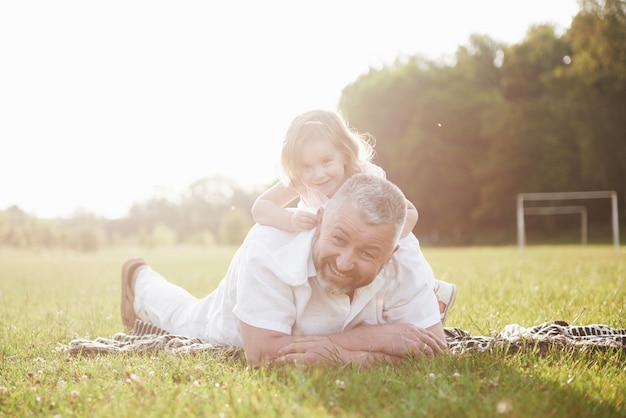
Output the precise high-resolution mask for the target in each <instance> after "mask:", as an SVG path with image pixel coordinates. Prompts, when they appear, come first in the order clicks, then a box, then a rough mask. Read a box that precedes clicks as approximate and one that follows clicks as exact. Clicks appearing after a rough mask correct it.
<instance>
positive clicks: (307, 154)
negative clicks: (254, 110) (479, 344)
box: [252, 110, 456, 323]
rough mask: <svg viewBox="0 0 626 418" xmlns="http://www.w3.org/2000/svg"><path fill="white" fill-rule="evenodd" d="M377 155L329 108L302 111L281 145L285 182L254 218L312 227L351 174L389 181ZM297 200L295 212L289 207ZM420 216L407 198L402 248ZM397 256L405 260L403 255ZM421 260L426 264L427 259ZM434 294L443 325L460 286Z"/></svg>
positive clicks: (258, 205)
mask: <svg viewBox="0 0 626 418" xmlns="http://www.w3.org/2000/svg"><path fill="white" fill-rule="evenodd" d="M373 154H374V150H373V147H372V145H371V144H370V142H369V141H368V140H367V138H366V137H365V136H362V135H359V134H358V133H357V132H355V131H353V130H352V129H351V128H350V127H349V126H348V125H347V123H346V122H345V121H344V119H343V118H342V117H341V116H340V115H339V114H337V113H335V112H330V111H325V110H312V111H309V112H305V113H302V114H301V115H299V116H297V117H296V118H295V119H294V120H293V121H292V123H291V125H290V126H289V129H288V130H287V133H286V134H285V139H284V141H283V147H282V154H281V168H282V172H283V175H284V177H285V178H284V179H283V181H282V182H278V183H276V184H275V185H274V186H272V187H271V188H269V189H268V190H266V191H265V192H263V193H262V194H261V195H260V196H259V197H258V198H257V199H256V201H255V202H254V205H253V206H252V217H253V218H254V220H255V222H257V223H259V224H263V225H271V226H274V227H276V228H280V229H283V230H286V231H295V232H300V231H305V230H309V229H312V228H314V227H315V226H316V225H317V223H318V221H319V216H318V209H319V208H320V207H322V206H324V205H325V204H326V202H327V201H328V199H330V198H331V197H332V196H333V195H334V194H335V192H336V191H337V190H338V189H339V187H340V186H341V185H342V184H343V182H344V181H346V180H347V179H348V178H349V177H350V176H352V175H353V174H357V173H366V174H370V175H375V176H379V177H382V178H385V172H384V171H383V169H382V168H380V167H379V166H377V165H375V164H373V163H372V162H371V160H372V157H373ZM298 198H299V199H300V200H299V202H298V206H297V209H296V210H288V209H285V206H286V205H288V204H289V203H291V202H292V201H294V200H295V199H298ZM417 218H418V214H417V209H416V208H415V206H414V205H413V204H412V203H411V202H410V201H408V200H407V219H406V222H405V224H404V229H403V231H402V236H401V240H400V248H401V249H402V248H403V241H405V246H407V247H411V244H409V241H408V240H405V238H406V237H407V236H408V235H409V234H410V233H411V231H412V230H413V227H414V226H415V224H416V223H417ZM413 240H414V241H415V244H416V245H417V248H416V251H417V254H418V257H419V258H423V257H422V256H421V251H420V250H419V244H417V240H415V239H414V238H413ZM398 253H399V255H398V256H399V257H402V253H403V252H402V251H398V252H397V254H398ZM405 253H406V254H409V253H411V251H406V252H405ZM411 254H413V255H415V254H414V253H411ZM416 261H417V260H416ZM419 262H422V264H426V265H427V263H426V262H425V260H419ZM428 269H430V267H428ZM435 294H436V295H437V300H438V302H439V310H440V312H441V321H442V323H444V322H445V320H446V317H447V315H448V311H449V309H450V307H451V306H452V304H453V303H454V299H455V297H456V286H455V285H454V284H451V283H447V282H442V281H440V280H435Z"/></svg>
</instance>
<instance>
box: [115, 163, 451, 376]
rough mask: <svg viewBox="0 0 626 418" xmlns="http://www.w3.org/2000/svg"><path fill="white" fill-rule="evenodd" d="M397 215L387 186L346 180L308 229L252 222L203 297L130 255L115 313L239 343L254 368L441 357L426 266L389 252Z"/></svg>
mask: <svg viewBox="0 0 626 418" xmlns="http://www.w3.org/2000/svg"><path fill="white" fill-rule="evenodd" d="M405 217H406V201H405V198H404V195H403V194H402V192H400V190H399V189H398V188H397V187H396V186H395V185H393V184H392V183H390V182H389V181H387V180H383V179H380V178H376V177H373V176H368V175H365V174H363V175H355V176H352V178H350V179H349V180H347V181H346V182H345V183H344V185H343V186H342V187H341V188H340V189H339V191H338V192H337V193H336V194H335V196H334V197H333V198H332V199H331V200H330V201H329V202H328V204H327V206H326V208H325V209H324V210H323V212H322V214H321V223H320V226H319V227H318V228H316V229H315V230H313V231H307V232H302V233H299V234H296V233H292V232H286V231H282V230H279V229H276V228H273V227H269V226H261V225H255V226H254V227H253V228H252V229H251V230H250V232H249V234H248V236H247V237H246V239H245V240H244V242H243V244H242V245H241V247H240V248H239V250H238V251H237V253H236V254H235V256H234V258H233V260H232V262H231V264H230V267H229V269H228V272H227V273H226V277H225V278H224V279H223V280H222V282H220V284H219V286H218V288H217V289H216V290H215V291H213V292H212V293H210V294H209V295H208V296H206V297H205V298H203V299H197V298H195V297H194V296H192V295H190V294H189V293H188V292H187V291H185V290H184V289H182V288H180V287H178V286H175V285H173V284H171V283H169V282H167V281H166V280H165V279H164V278H163V277H162V276H160V275H159V274H158V273H156V272H155V271H153V270H152V269H150V268H149V267H148V266H147V265H146V264H145V262H144V261H143V260H141V259H133V260H129V261H127V262H126V263H125V265H124V267H123V269H122V319H123V321H124V324H125V325H126V326H127V327H132V325H133V323H134V320H135V319H136V318H137V317H139V318H140V319H142V320H144V321H147V322H150V323H152V324H154V325H157V326H159V327H161V328H163V329H165V330H167V331H169V332H172V333H176V334H180V335H185V336H188V337H198V338H202V339H204V340H206V341H207V342H211V343H214V344H217V345H231V346H237V347H242V348H243V349H244V351H245V353H246V356H247V359H248V361H250V362H251V363H253V364H259V363H265V362H270V361H271V362H273V363H307V364H310V363H328V362H345V363H353V364H370V363H372V362H373V361H376V360H382V361H388V362H393V361H398V360H401V359H403V358H405V357H406V356H407V355H420V356H433V355H438V354H442V353H443V352H444V350H445V349H446V342H445V337H444V334H443V327H442V325H441V321H440V316H439V309H438V307H437V302H436V299H435V296H434V294H433V292H432V280H433V278H432V271H431V270H430V267H429V266H428V264H427V263H426V261H425V260H421V261H420V262H418V260H416V263H415V266H402V265H400V264H399V263H396V262H395V260H394V257H393V254H394V252H395V251H396V250H398V245H397V243H398V240H399V237H400V233H401V232H402V228H403V225H404V220H405ZM416 245H419V244H417V240H416ZM420 263H421V265H420Z"/></svg>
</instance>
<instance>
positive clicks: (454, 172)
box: [0, 0, 626, 250]
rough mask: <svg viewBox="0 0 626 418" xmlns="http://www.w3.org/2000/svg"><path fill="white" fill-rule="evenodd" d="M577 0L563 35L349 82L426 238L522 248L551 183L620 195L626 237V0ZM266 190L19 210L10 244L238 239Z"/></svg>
mask: <svg viewBox="0 0 626 418" xmlns="http://www.w3.org/2000/svg"><path fill="white" fill-rule="evenodd" d="M579 5H580V11H579V13H578V14H577V15H576V16H575V17H574V19H573V21H572V24H571V26H570V28H569V29H568V30H567V31H566V32H565V33H563V34H561V35H558V34H557V33H556V31H555V28H554V27H552V26H550V25H546V24H542V25H537V26H533V27H531V28H529V30H528V32H527V35H526V37H525V39H524V40H523V41H522V42H521V43H519V44H514V45H504V44H502V43H499V42H498V41H496V40H494V39H491V38H489V37H488V36H484V35H479V34H475V35H472V36H471V37H470V39H469V43H468V45H465V46H461V47H459V48H458V50H457V52H456V54H455V60H454V62H453V63H450V62H442V61H432V60H427V59H425V58H423V57H421V56H419V55H416V56H412V57H408V58H404V59H400V58H399V59H398V60H397V61H396V62H394V63H393V64H390V65H386V66H384V67H382V68H371V69H370V70H369V71H368V72H367V73H366V74H363V75H361V76H360V77H358V78H357V79H356V80H355V81H354V82H353V83H351V84H350V85H348V86H346V87H345V88H344V89H343V91H342V94H341V98H340V102H339V106H338V108H339V110H340V111H341V112H342V113H343V114H344V115H345V116H346V117H347V119H348V120H349V123H350V124H351V126H353V127H354V128H355V129H357V130H358V131H360V132H367V133H369V134H371V135H372V137H373V138H375V140H376V144H375V149H376V160H375V162H376V163H378V164H379V165H381V166H382V167H383V168H384V169H385V171H386V172H387V177H388V178H389V179H390V180H392V181H393V182H395V183H396V184H398V186H400V188H401V189H402V190H403V191H404V193H405V194H406V195H407V197H408V198H409V199H410V200H411V201H413V203H415V205H416V207H417V208H418V211H419V214H420V219H419V221H418V224H417V226H416V228H415V232H416V234H417V235H418V237H419V238H420V240H421V241H422V242H425V243H428V244H430V245H435V244H441V245H468V244H512V243H514V242H515V233H516V227H515V224H516V219H515V216H516V215H515V205H516V197H517V194H518V193H530V192H553V191H554V192H556V191H559V192H562V191H589V190H615V191H617V194H618V199H619V211H620V213H619V217H620V221H621V222H620V224H621V225H622V226H621V228H620V229H621V232H622V235H624V234H623V232H624V230H625V229H626V228H624V225H625V224H626V222H625V220H626V200H625V196H626V2H623V1H620V0H581V1H579ZM260 191H261V190H244V189H243V188H241V187H240V186H238V185H237V184H236V183H235V182H233V181H232V180H229V179H225V178H221V177H211V178H205V179H200V180H198V181H197V182H195V183H193V184H192V185H191V186H190V187H189V189H188V190H187V191H185V192H184V193H183V194H182V195H181V196H180V197H179V199H178V200H177V201H171V200H167V199H162V198H153V199H151V200H149V201H146V202H143V203H141V204H136V205H134V206H133V207H132V208H131V209H130V210H129V212H128V215H127V216H126V217H124V218H122V219H115V220H110V219H101V218H98V217H96V216H94V215H90V214H88V213H78V214H76V215H75V216H74V217H73V218H71V219H54V220H44V219H36V218H33V217H31V216H29V215H28V214H25V213H23V212H22V211H21V210H20V209H19V208H17V207H13V208H8V209H7V210H5V211H0V245H7V246H14V247H67V248H76V249H83V250H94V249H97V248H99V247H101V246H103V245H111V244H113V245H115V244H120V243H125V242H133V243H138V244H144V245H159V244H169V243H176V242H197V243H215V244H238V243H239V242H241V240H242V239H243V237H244V236H245V234H246V233H247V231H248V229H249V228H250V227H251V226H252V222H253V221H252V218H251V215H250V208H251V206H252V203H253V201H254V199H255V198H256V196H258V194H259V193H260ZM544 204H545V203H544ZM553 204H556V205H563V204H571V202H554V203H553ZM577 204H584V205H585V206H587V211H588V214H589V241H590V242H593V241H594V240H596V241H607V242H609V241H610V239H611V233H610V205H609V203H608V202H606V201H600V200H598V201H585V202H582V203H581V202H578V203H577ZM527 228H528V231H527V237H528V239H529V240H544V241H546V240H554V239H564V240H566V241H569V242H576V238H574V237H573V235H574V234H577V233H578V231H579V224H578V218H576V216H547V217H533V218H532V219H528V220H527ZM555 237H556V238H555ZM622 241H623V240H622Z"/></svg>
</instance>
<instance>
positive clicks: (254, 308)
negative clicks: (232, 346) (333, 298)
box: [233, 243, 296, 335]
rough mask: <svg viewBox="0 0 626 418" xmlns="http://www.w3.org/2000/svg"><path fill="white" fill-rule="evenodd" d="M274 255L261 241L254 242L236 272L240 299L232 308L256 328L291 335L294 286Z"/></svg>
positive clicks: (294, 309) (293, 318) (238, 298)
mask: <svg viewBox="0 0 626 418" xmlns="http://www.w3.org/2000/svg"><path fill="white" fill-rule="evenodd" d="M274 257H275V255H273V254H272V253H270V251H269V250H268V249H267V248H265V247H264V246H263V245H261V243H253V244H251V245H250V246H249V247H248V249H247V251H246V254H244V258H243V260H242V262H241V264H240V270H239V271H238V272H237V274H238V280H237V302H236V305H235V308H234V309H233V312H234V314H235V316H237V317H238V318H239V320H241V321H243V322H245V323H246V324H248V325H251V326H253V327H257V328H263V329H267V330H272V331H277V332H281V333H283V334H287V335H290V334H291V330H292V326H293V324H294V323H295V319H296V307H295V302H294V296H293V290H292V286H291V285H289V284H288V283H286V282H285V281H284V280H281V277H286V276H283V275H284V274H292V273H290V272H286V271H281V266H280V263H277V262H276V261H275V260H274Z"/></svg>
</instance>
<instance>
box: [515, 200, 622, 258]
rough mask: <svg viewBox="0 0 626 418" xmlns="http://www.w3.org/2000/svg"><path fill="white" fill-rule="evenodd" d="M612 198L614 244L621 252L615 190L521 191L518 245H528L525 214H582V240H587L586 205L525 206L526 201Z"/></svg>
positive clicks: (518, 211)
mask: <svg viewBox="0 0 626 418" xmlns="http://www.w3.org/2000/svg"><path fill="white" fill-rule="evenodd" d="M606 198H609V199H611V225H612V229H613V246H614V247H615V251H616V252H619V221H618V215H617V193H616V192H615V191H593V192H554V193H520V194H518V195H517V245H518V247H519V249H520V251H522V250H523V249H524V245H526V231H525V229H526V228H525V222H524V218H525V215H549V214H566V213H580V214H581V242H582V243H583V244H584V243H586V241H587V210H586V208H585V207H584V206H550V207H529V208H525V207H524V202H525V201H546V200H580V199H606Z"/></svg>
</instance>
